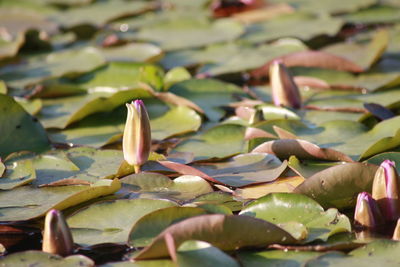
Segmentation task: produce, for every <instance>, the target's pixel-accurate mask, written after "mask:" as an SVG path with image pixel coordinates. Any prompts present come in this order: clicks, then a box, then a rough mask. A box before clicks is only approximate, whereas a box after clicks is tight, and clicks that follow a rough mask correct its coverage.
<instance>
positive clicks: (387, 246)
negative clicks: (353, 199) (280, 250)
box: [307, 240, 400, 266]
mask: <svg viewBox="0 0 400 267" xmlns="http://www.w3.org/2000/svg"><path fill="white" fill-rule="evenodd" d="M399 251H400V246H399V242H396V241H392V240H377V241H373V242H371V243H369V244H368V245H366V246H365V247H361V248H358V249H356V250H353V251H351V252H350V253H349V255H346V254H336V253H326V254H324V255H321V256H319V257H317V258H315V259H313V260H310V261H309V262H308V263H307V266H321V265H323V266H355V265H362V266H377V265H382V264H384V265H385V266H398V265H399V264H400V261H399V259H398V257H396V255H397V253H399Z"/></svg>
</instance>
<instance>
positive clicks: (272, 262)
mask: <svg viewBox="0 0 400 267" xmlns="http://www.w3.org/2000/svg"><path fill="white" fill-rule="evenodd" d="M318 255H320V253H319V252H315V251H284V250H272V251H261V252H250V251H243V252H239V254H238V257H239V261H240V262H241V263H242V265H243V266H245V267H256V266H276V265H277V266H280V265H283V266H302V264H305V263H306V262H307V261H308V260H310V259H313V258H315V257H316V256H318Z"/></svg>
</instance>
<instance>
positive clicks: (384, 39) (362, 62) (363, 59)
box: [323, 30, 389, 70]
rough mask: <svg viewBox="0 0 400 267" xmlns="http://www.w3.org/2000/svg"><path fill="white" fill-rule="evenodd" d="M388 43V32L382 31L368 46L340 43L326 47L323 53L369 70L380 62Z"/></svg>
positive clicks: (376, 34)
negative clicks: (347, 60) (339, 57)
mask: <svg viewBox="0 0 400 267" xmlns="http://www.w3.org/2000/svg"><path fill="white" fill-rule="evenodd" d="M388 43H389V34H388V32H387V31H385V30H381V31H377V32H376V33H374V35H373V37H372V40H371V42H370V43H368V44H367V45H359V44H356V43H339V44H334V45H331V46H328V47H325V48H324V50H323V51H325V52H329V53H332V54H335V55H338V56H341V57H344V58H347V59H349V60H350V61H352V62H354V63H357V64H358V65H359V66H361V67H362V68H363V69H365V70H367V69H369V68H370V67H371V65H372V64H374V63H375V62H376V61H377V60H379V58H380V57H381V56H382V54H383V53H384V52H385V50H386V47H387V46H388Z"/></svg>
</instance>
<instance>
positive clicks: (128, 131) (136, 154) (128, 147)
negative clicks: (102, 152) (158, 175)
mask: <svg viewBox="0 0 400 267" xmlns="http://www.w3.org/2000/svg"><path fill="white" fill-rule="evenodd" d="M126 107H127V108H128V116H127V118H126V123H125V129H124V137H123V139H122V148H123V152H124V158H125V160H126V162H128V163H129V164H130V165H133V166H134V168H135V172H136V173H138V172H139V170H140V166H141V165H143V164H144V163H145V162H146V161H147V160H148V158H149V154H150V150H151V129H150V120H149V115H148V114H147V111H146V107H145V106H144V103H143V101H142V100H135V101H133V102H132V103H131V104H129V103H128V104H126Z"/></svg>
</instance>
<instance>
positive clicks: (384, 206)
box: [372, 160, 400, 221]
mask: <svg viewBox="0 0 400 267" xmlns="http://www.w3.org/2000/svg"><path fill="white" fill-rule="evenodd" d="M399 190H400V188H399V176H398V174H397V171H396V167H395V163H394V162H393V161H390V160H385V161H384V162H382V164H381V165H380V167H379V169H378V170H377V171H376V174H375V178H374V183H373V185H372V197H373V198H374V199H375V200H376V201H377V202H378V205H379V207H380V210H381V211H382V215H383V216H384V218H385V220H387V221H396V220H397V219H398V218H400V198H399V195H400V193H399Z"/></svg>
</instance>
